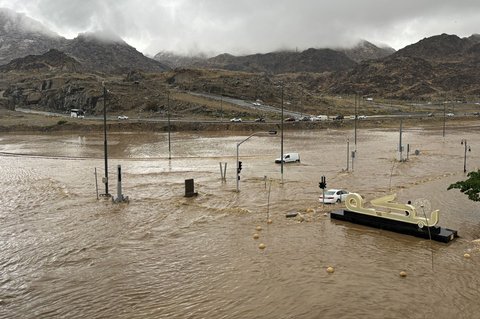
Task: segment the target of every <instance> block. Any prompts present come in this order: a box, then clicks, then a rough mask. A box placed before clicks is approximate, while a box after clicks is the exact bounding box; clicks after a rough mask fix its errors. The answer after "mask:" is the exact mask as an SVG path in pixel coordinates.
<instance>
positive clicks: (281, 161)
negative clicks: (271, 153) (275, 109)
mask: <svg viewBox="0 0 480 319" xmlns="http://www.w3.org/2000/svg"><path fill="white" fill-rule="evenodd" d="M281 121H282V122H281V124H280V128H281V131H282V134H281V136H280V139H281V142H280V174H281V175H282V184H283V83H282V118H281Z"/></svg>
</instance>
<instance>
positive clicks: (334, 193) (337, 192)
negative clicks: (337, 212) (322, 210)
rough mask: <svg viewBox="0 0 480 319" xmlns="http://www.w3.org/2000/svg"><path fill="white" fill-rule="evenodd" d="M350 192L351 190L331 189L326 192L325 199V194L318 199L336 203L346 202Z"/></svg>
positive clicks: (322, 201) (326, 202)
mask: <svg viewBox="0 0 480 319" xmlns="http://www.w3.org/2000/svg"><path fill="white" fill-rule="evenodd" d="M348 194H350V192H349V191H346V190H344V189H329V190H328V191H326V192H325V201H324V200H323V194H321V195H320V197H319V198H318V200H319V201H320V203H325V204H335V203H340V202H344V201H345V198H346V197H347V195H348Z"/></svg>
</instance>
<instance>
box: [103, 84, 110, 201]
mask: <svg viewBox="0 0 480 319" xmlns="http://www.w3.org/2000/svg"><path fill="white" fill-rule="evenodd" d="M106 99H107V89H106V88H105V85H103V151H104V157H105V180H104V183H105V195H104V196H107V197H109V196H110V194H109V193H108V155H107V106H106V102H105V100H106Z"/></svg>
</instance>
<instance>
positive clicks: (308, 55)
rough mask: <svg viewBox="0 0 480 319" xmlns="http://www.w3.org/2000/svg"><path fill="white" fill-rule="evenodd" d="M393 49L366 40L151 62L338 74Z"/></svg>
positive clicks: (168, 56)
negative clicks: (327, 46) (347, 44)
mask: <svg viewBox="0 0 480 319" xmlns="http://www.w3.org/2000/svg"><path fill="white" fill-rule="evenodd" d="M394 52H395V50H394V49H392V48H388V47H384V48H381V47H377V46H376V45H374V44H372V43H370V42H368V41H365V40H363V41H360V42H359V43H358V44H357V45H355V46H354V47H352V48H347V49H345V48H336V49H314V48H310V49H308V50H305V51H302V52H294V51H278V52H270V53H265V54H261V53H258V54H252V55H245V56H235V55H232V54H228V53H224V54H220V55H218V56H215V57H212V58H206V57H205V56H204V55H199V56H181V55H176V54H174V53H172V52H160V53H158V54H157V55H155V57H154V59H155V60H157V61H160V62H162V63H164V64H167V65H169V66H170V67H172V68H178V67H182V68H188V67H196V68H204V69H223V70H232V71H245V72H263V73H268V74H281V73H292V72H293V73H294V72H317V73H321V72H325V71H341V70H346V69H349V68H352V67H353V66H355V65H356V63H358V62H362V61H364V60H373V59H379V58H383V57H386V56H388V55H391V54H392V53H394Z"/></svg>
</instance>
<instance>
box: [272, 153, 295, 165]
mask: <svg viewBox="0 0 480 319" xmlns="http://www.w3.org/2000/svg"><path fill="white" fill-rule="evenodd" d="M281 162H282V161H281V160H280V158H277V159H276V160H275V163H281ZM283 162H284V163H295V162H300V155H298V153H286V154H283Z"/></svg>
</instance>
